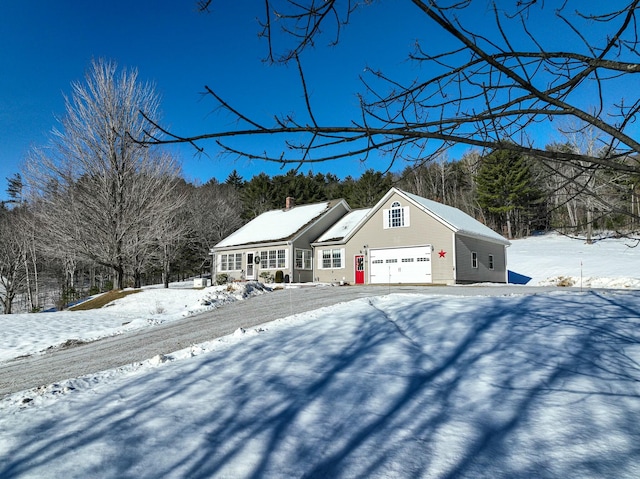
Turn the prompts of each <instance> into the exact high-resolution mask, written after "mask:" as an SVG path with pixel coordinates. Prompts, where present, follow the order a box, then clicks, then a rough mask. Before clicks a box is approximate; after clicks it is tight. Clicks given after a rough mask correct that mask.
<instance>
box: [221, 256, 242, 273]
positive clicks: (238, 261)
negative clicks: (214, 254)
mask: <svg viewBox="0 0 640 479" xmlns="http://www.w3.org/2000/svg"><path fill="white" fill-rule="evenodd" d="M241 269H242V253H229V254H221V255H220V271H240V270H241Z"/></svg>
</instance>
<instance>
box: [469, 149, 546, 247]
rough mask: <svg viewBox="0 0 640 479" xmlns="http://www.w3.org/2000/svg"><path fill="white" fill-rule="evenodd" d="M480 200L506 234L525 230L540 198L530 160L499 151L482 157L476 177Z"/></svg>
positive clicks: (496, 225) (512, 234)
mask: <svg viewBox="0 0 640 479" xmlns="http://www.w3.org/2000/svg"><path fill="white" fill-rule="evenodd" d="M476 181H477V187H478V203H479V205H480V206H481V207H482V208H483V209H484V210H485V212H487V213H488V215H489V216H490V217H491V218H492V219H493V220H494V223H495V224H494V226H495V227H496V228H498V229H499V230H503V229H505V228H506V232H507V236H508V237H509V238H513V237H514V232H518V235H521V234H523V233H524V231H525V230H526V228H527V224H528V220H529V218H530V216H531V213H532V212H534V211H535V208H536V205H537V203H539V201H540V199H541V192H540V190H539V189H538V188H537V187H536V186H535V184H534V181H533V175H532V172H531V168H530V166H529V162H528V161H527V159H526V158H525V157H524V156H522V155H520V154H519V153H517V152H513V151H510V150H496V151H493V152H492V153H491V154H489V155H487V156H486V157H484V158H483V159H482V163H481V165H480V169H479V170H478V176H477V179H476Z"/></svg>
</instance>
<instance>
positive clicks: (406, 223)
mask: <svg viewBox="0 0 640 479" xmlns="http://www.w3.org/2000/svg"><path fill="white" fill-rule="evenodd" d="M402 213H403V214H404V226H411V223H410V222H409V207H408V206H405V207H403V208H402Z"/></svg>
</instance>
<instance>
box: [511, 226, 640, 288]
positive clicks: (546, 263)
mask: <svg viewBox="0 0 640 479" xmlns="http://www.w3.org/2000/svg"><path fill="white" fill-rule="evenodd" d="M507 262H508V268H509V269H510V270H511V271H515V272H517V273H520V274H524V275H526V276H530V277H531V278H532V279H531V281H530V282H529V283H528V284H531V285H537V286H547V285H552V286H556V285H562V286H569V285H571V286H574V287H578V288H579V287H580V286H582V287H584V288H634V289H640V270H639V267H640V245H638V243H637V241H634V240H631V239H627V238H607V239H605V240H598V239H597V238H596V240H595V241H594V242H593V243H592V244H587V243H586V241H585V240H584V239H571V238H567V237H564V236H561V235H559V234H547V235H540V236H534V237H530V238H526V239H517V240H511V246H510V247H509V248H507Z"/></svg>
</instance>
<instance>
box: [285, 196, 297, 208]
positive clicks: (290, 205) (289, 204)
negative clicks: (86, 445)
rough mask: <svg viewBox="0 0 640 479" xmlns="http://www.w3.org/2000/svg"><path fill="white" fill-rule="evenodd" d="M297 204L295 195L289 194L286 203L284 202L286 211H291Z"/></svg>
mask: <svg viewBox="0 0 640 479" xmlns="http://www.w3.org/2000/svg"><path fill="white" fill-rule="evenodd" d="M295 205H296V199H295V198H294V197H293V196H287V199H286V200H285V203H284V209H285V211H289V210H290V209H291V208H293V207H294V206H295Z"/></svg>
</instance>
